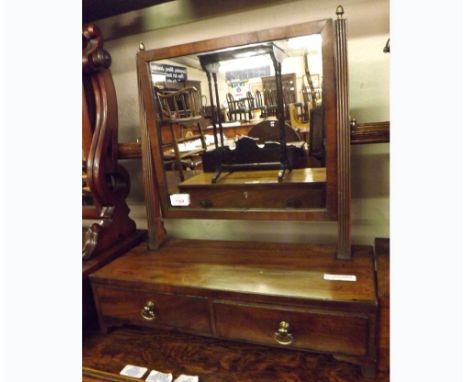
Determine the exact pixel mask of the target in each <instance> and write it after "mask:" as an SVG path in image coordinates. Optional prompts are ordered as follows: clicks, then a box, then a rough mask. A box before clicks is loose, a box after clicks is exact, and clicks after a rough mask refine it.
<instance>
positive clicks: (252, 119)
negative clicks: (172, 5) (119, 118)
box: [149, 34, 326, 209]
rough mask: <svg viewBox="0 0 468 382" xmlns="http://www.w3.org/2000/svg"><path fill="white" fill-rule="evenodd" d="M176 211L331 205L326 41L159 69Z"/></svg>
mask: <svg viewBox="0 0 468 382" xmlns="http://www.w3.org/2000/svg"><path fill="white" fill-rule="evenodd" d="M149 71H150V75H151V79H152V87H153V88H152V92H153V95H154V107H155V109H156V110H155V111H156V115H157V134H158V137H159V146H160V147H159V149H160V151H161V158H163V167H164V174H165V178H166V182H165V183H166V185H167V196H168V198H169V200H168V204H169V206H170V207H174V208H188V209H194V208H195V209H217V208H219V209H239V208H240V209H284V208H288V209H315V208H324V207H325V205H326V200H325V199H326V192H325V191H326V190H325V188H326V187H325V185H326V168H325V167H326V152H325V132H324V115H323V114H324V113H323V108H322V97H323V87H322V83H323V62H322V37H321V35H320V34H313V35H308V36H300V37H294V38H290V39H284V40H278V41H272V42H265V43H259V44H251V45H244V46H240V47H233V48H228V49H223V50H217V51H211V52H205V53H201V54H196V55H189V56H183V57H174V58H171V59H165V60H160V61H151V62H150V63H149Z"/></svg>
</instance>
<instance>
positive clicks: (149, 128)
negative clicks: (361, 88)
mask: <svg viewBox="0 0 468 382" xmlns="http://www.w3.org/2000/svg"><path fill="white" fill-rule="evenodd" d="M339 17H341V13H340V15H339ZM344 23H345V21H344V20H343V19H341V18H340V19H338V20H336V21H335V22H333V20H331V19H328V20H321V21H316V22H308V23H303V24H299V25H294V26H288V27H280V28H274V29H268V30H264V31H258V32H256V33H247V34H240V35H234V36H228V37H222V38H217V39H212V40H207V41H198V42H194V43H190V44H183V45H179V46H175V47H168V48H162V49H157V50H152V51H140V52H139V53H138V54H137V72H138V79H139V80H138V81H139V94H140V101H141V102H140V105H141V114H140V115H141V123H142V143H143V144H142V149H143V150H142V155H143V157H144V158H145V159H144V161H143V165H144V173H145V188H146V191H145V193H146V196H147V198H146V199H147V211H149V213H148V216H149V223H148V226H149V227H153V228H151V229H150V231H149V243H150V247H151V248H152V249H157V248H158V247H159V245H160V244H161V243H162V242H163V241H164V238H165V231H164V229H163V224H162V220H161V218H192V219H193V218H203V219H205V218H214V219H256V220H259V219H261V220H331V221H338V223H339V224H338V225H339V227H341V228H340V229H339V235H340V240H338V245H337V252H336V254H337V256H338V257H340V258H349V257H350V256H351V245H350V225H349V219H350V213H349V209H350V178H349V176H350V166H349V160H350V148H349V140H350V126H349V115H348V114H349V110H348V93H347V66H346V64H347V58H346V38H345V30H344ZM310 34H321V36H322V64H323V70H322V72H323V89H324V91H323V100H322V105H323V107H324V111H325V112H324V115H325V118H324V125H325V135H326V138H327V139H326V159H325V168H326V179H327V182H326V185H325V188H326V198H325V201H324V204H323V205H322V206H321V208H314V209H305V208H304V209H302V210H300V209H292V210H291V209H261V208H256V209H253V208H252V209H249V210H245V209H235V208H219V209H218V208H213V209H208V210H207V209H204V208H199V209H195V208H181V207H175V206H172V204H171V202H170V195H169V193H168V183H167V179H166V174H165V171H164V168H163V166H162V164H163V163H162V161H161V150H160V144H161V142H160V139H159V137H158V135H157V133H156V132H157V126H156V125H157V123H158V117H157V113H156V112H155V110H154V108H153V102H152V93H151V79H150V78H149V75H148V65H149V64H150V63H151V62H153V61H157V60H163V59H170V58H171V57H172V58H173V57H177V56H184V55H202V54H203V53H206V52H213V51H214V52H219V51H222V50H223V49H226V48H229V47H232V46H236V47H239V46H252V45H251V44H260V43H263V42H265V41H267V42H271V41H275V40H284V39H287V38H291V37H295V36H301V35H310ZM337 36H339V37H337ZM213 80H214V79H213ZM338 82H339V83H340V84H341V86H339V89H340V92H338V93H337V92H336V89H337V88H338V87H337V83H338ZM338 105H340V107H338ZM339 172H341V173H343V174H346V175H342V176H341V177H339V176H338V173H339ZM213 186H215V185H213ZM246 187H247V188H248V187H254V185H253V184H250V185H246ZM268 187H269V185H264V189H265V190H268ZM156 227H159V228H156Z"/></svg>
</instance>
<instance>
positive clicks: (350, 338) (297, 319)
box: [214, 303, 368, 356]
mask: <svg viewBox="0 0 468 382" xmlns="http://www.w3.org/2000/svg"><path fill="white" fill-rule="evenodd" d="M214 312H215V320H216V331H217V333H218V335H219V336H221V337H224V338H228V339H238V340H245V341H249V342H257V343H262V344H267V345H284V346H287V347H293V348H300V349H310V350H315V351H320V352H330V353H343V354H350V355H360V356H362V355H366V353H367V338H368V337H367V328H368V320H367V319H366V318H364V317H361V316H353V315H350V314H346V313H341V312H336V313H335V312H319V311H313V312H312V311H302V310H301V311H299V310H287V309H276V308H270V307H259V306H248V305H234V304H227V303H215V304H214ZM282 322H283V324H281V323H282ZM285 323H287V324H288V325H286V324H285Z"/></svg>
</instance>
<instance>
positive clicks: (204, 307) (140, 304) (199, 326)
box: [95, 286, 211, 334]
mask: <svg viewBox="0 0 468 382" xmlns="http://www.w3.org/2000/svg"><path fill="white" fill-rule="evenodd" d="M95 295H96V297H97V299H98V300H99V304H100V309H101V317H103V319H104V320H110V322H112V321H113V320H117V321H120V322H125V323H130V324H135V325H143V326H154V327H170V328H178V329H182V330H187V331H196V332H199V333H206V334H209V333H210V332H211V330H210V316H209V309H208V302H207V300H206V299H204V298H199V297H187V296H180V295H173V294H165V293H157V292H152V291H149V290H131V289H130V290H129V289H127V288H125V289H122V288H107V287H103V286H99V287H97V288H95Z"/></svg>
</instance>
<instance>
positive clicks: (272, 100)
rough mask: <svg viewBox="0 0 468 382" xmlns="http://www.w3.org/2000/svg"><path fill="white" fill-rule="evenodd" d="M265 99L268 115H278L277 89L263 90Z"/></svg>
mask: <svg viewBox="0 0 468 382" xmlns="http://www.w3.org/2000/svg"><path fill="white" fill-rule="evenodd" d="M263 99H264V100H265V114H266V116H267V117H271V116H276V90H274V89H265V90H264V91H263Z"/></svg>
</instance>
